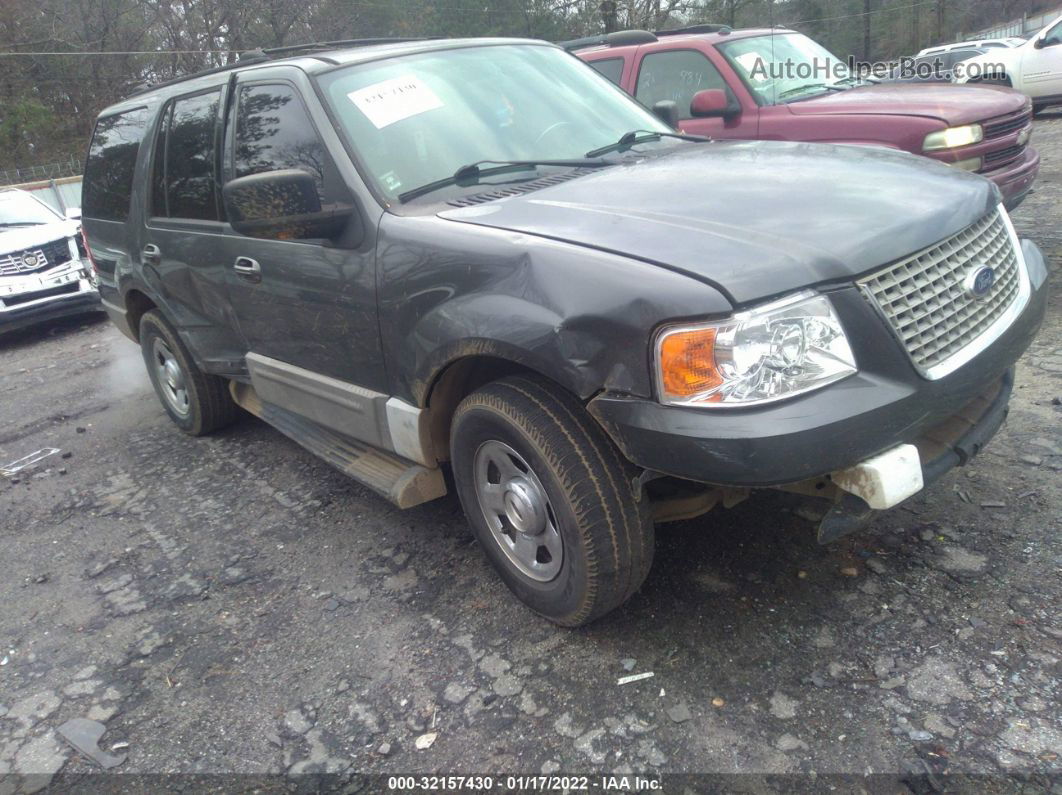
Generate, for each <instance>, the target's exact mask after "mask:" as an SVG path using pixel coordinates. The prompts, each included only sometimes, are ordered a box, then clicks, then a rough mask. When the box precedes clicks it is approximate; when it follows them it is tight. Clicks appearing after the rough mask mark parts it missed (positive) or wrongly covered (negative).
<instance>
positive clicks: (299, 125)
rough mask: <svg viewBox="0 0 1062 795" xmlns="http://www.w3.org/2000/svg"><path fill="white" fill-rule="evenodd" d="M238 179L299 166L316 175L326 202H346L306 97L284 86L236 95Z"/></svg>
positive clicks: (250, 88) (245, 88) (248, 89)
mask: <svg viewBox="0 0 1062 795" xmlns="http://www.w3.org/2000/svg"><path fill="white" fill-rule="evenodd" d="M234 146H235V148H234V150H233V160H232V169H233V176H234V177H237V178H238V177H246V176H248V175H250V174H259V173H261V172H263V171H280V170H282V169H288V168H297V169H301V170H302V171H306V172H308V173H310V174H312V175H313V177H314V180H315V181H316V182H317V193H318V195H319V197H320V199H321V204H323V205H324V204H332V203H335V202H337V201H344V200H345V199H346V195H347V194H346V189H345V188H344V187H343V186H342V183H341V181H340V178H339V175H338V174H337V173H336V170H335V165H334V163H333V162H332V159H331V158H330V157H329V155H328V153H327V151H325V147H324V144H323V143H322V142H321V139H320V138H319V137H318V135H317V131H316V130H315V129H314V126H313V124H312V123H311V122H310V116H309V114H308V113H307V111H306V107H305V105H303V103H302V99H301V98H300V97H299V95H298V93H296V91H295V89H294V88H293V87H292V86H290V85H286V84H283V83H278V84H269V85H250V86H241V87H240V88H239V89H238V91H237V94H236V130H235V136H234Z"/></svg>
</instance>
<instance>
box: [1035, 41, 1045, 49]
mask: <svg viewBox="0 0 1062 795" xmlns="http://www.w3.org/2000/svg"><path fill="white" fill-rule="evenodd" d="M1043 48H1044V40H1043V39H1037V40H1036V41H1034V42H1033V49H1036V50H1042V49H1043Z"/></svg>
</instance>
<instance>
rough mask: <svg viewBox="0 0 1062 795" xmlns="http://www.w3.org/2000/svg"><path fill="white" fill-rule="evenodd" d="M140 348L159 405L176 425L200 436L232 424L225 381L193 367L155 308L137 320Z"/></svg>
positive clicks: (232, 410)
mask: <svg viewBox="0 0 1062 795" xmlns="http://www.w3.org/2000/svg"><path fill="white" fill-rule="evenodd" d="M140 349H141V351H142V353H143V354H144V364H146V365H147V369H148V375H149V376H150V377H151V384H152V386H154V387H155V394H157V395H158V396H159V400H160V401H161V402H162V407H163V408H164V409H166V413H167V414H169V415H170V419H171V420H173V421H174V423H175V424H176V425H177V427H178V428H180V429H181V430H182V431H184V432H185V433H187V434H189V435H190V436H203V435H205V434H208V433H211V432H212V431H216V430H218V429H219V428H223V427H225V426H226V425H229V424H231V423H232V421H233V420H234V419H235V417H236V404H235V403H234V402H233V400H232V396H231V395H230V394H229V389H228V382H226V381H225V379H223V378H219V377H218V376H216V375H208V374H207V373H204V372H203V371H202V370H200V369H199V368H198V367H196V365H195V362H194V361H193V360H192V356H191V354H189V352H188V349H187V348H185V347H184V343H182V342H181V339H180V337H178V336H177V332H176V331H175V330H174V329H173V327H172V326H171V325H170V324H169V323H168V322H166V319H165V318H163V317H162V315H161V314H159V312H158V311H157V310H154V309H153V310H151V311H150V312H145V313H144V316H143V317H142V318H141V319H140Z"/></svg>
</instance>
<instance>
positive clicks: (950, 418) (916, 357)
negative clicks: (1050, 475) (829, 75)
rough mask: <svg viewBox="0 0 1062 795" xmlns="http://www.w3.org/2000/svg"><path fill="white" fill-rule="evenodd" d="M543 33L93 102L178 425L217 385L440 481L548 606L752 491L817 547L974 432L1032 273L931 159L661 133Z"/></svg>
mask: <svg viewBox="0 0 1062 795" xmlns="http://www.w3.org/2000/svg"><path fill="white" fill-rule="evenodd" d="M673 117H674V108H673V107H667V103H662V104H661V106H659V107H656V108H654V109H653V111H650V110H648V109H646V108H644V107H643V106H641V105H639V104H638V103H636V102H635V101H634V100H633V99H631V98H630V97H629V96H627V95H626V94H625V93H623V92H622V91H621V90H620V89H619V88H617V87H616V86H614V85H613V84H612V83H610V82H609V81H608V80H606V79H605V78H603V77H601V76H600V75H598V74H597V73H596V72H595V71H594V70H593V69H591V68H590V67H588V66H586V65H585V64H583V63H581V62H580V61H579V60H577V59H576V58H575V57H574V56H572V55H570V54H568V53H566V52H565V51H564V50H562V49H560V48H558V47H555V46H552V45H549V44H545V43H542V42H532V41H521V40H494V39H477V40H463V41H439V40H435V41H392V42H379V41H375V42H342V43H330V44H323V45H308V46H306V47H302V48H289V49H287V50H285V51H279V52H278V51H273V52H256V53H254V54H252V55H250V56H248V57H245V58H243V59H241V60H240V61H239V62H238V63H237V64H235V65H233V66H229V67H225V68H224V69H221V70H216V71H213V72H209V73H204V74H200V75H195V76H192V77H189V78H187V79H183V80H180V81H176V82H173V83H170V84H165V85H159V86H155V87H152V88H149V89H146V90H144V91H142V92H141V93H139V94H136V95H134V96H132V97H130V98H128V99H127V100H125V101H124V102H121V103H119V104H117V105H115V106H113V107H111V108H108V109H107V110H106V111H104V112H103V114H102V115H101V116H100V118H99V121H98V123H97V125H96V130H95V133H94V135H93V138H92V142H91V145H90V150H89V155H88V161H87V165H86V170H85V184H84V201H83V204H84V207H83V211H84V224H85V229H86V233H87V238H88V244H89V249H90V252H91V255H92V258H93V260H94V263H95V266H96V268H97V270H98V272H99V278H100V289H101V294H102V297H103V301H104V305H105V307H106V309H107V311H108V313H109V314H110V316H111V318H112V319H113V320H114V322H115V323H116V324H117V325H118V326H119V328H121V329H122V331H123V332H124V333H125V334H126V335H128V336H129V337H130V338H132V339H133V340H134V341H136V342H138V343H139V345H140V346H141V348H142V350H143V355H144V361H145V363H146V365H147V369H148V372H149V373H150V375H151V378H152V381H153V382H154V386H155V389H156V391H157V392H158V395H159V398H160V400H161V402H162V405H163V407H164V408H165V410H166V411H167V412H168V414H169V415H170V417H171V418H172V419H173V421H174V422H175V423H176V424H177V425H178V426H179V427H180V428H181V429H183V430H184V431H186V432H188V433H190V434H193V435H199V434H205V433H209V432H210V431H213V430H216V429H218V428H220V427H222V426H224V425H226V424H227V423H229V422H231V421H232V419H233V418H234V416H235V414H236V408H237V406H239V407H242V408H243V409H245V410H246V411H249V412H250V413H252V414H255V415H257V416H259V417H261V418H262V419H264V420H265V421H266V422H268V423H270V424H271V425H273V426H274V427H276V428H277V429H278V430H280V431H281V432H282V433H284V434H286V435H288V436H290V437H291V438H293V439H295V440H297V441H298V442H300V443H301V444H303V445H304V446H306V447H307V448H309V449H310V450H312V451H313V452H314V453H316V454H318V455H320V456H321V457H323V458H324V459H326V460H327V461H329V462H330V463H332V464H334V465H335V466H336V467H338V468H339V469H341V470H342V471H343V472H345V473H347V474H348V475H350V476H351V477H353V478H355V479H357V480H359V481H361V482H362V483H365V484H367V485H369V486H371V487H372V488H374V489H375V490H376V491H378V492H379V493H380V494H382V495H383V496H385V497H387V498H388V499H390V500H392V501H393V502H394V503H396V504H397V505H399V506H402V507H407V506H411V505H416V504H419V503H422V502H425V501H428V500H432V499H434V498H437V497H440V496H442V495H443V494H445V493H446V491H447V489H448V488H449V487H450V483H451V481H450V480H449V479H448V478H446V477H444V474H443V473H444V465H445V466H446V467H447V468H449V469H450V470H452V487H453V488H454V489H455V490H456V491H457V494H458V496H459V497H460V500H461V504H462V505H463V507H464V509H465V512H466V514H467V517H468V520H469V523H470V524H471V526H472V529H473V530H474V532H475V533H476V535H477V537H478V538H479V541H480V542H481V544H482V546H483V549H484V550H485V552H486V554H487V556H488V557H489V558H490V560H491V562H492V563H493V564H494V566H495V567H496V568H497V570H498V572H499V574H500V575H501V577H502V579H503V580H504V581H505V583H506V584H507V585H508V586H509V588H510V589H511V590H512V591H513V592H514V593H515V594H516V595H517V596H518V597H519V598H520V599H521V600H523V601H524V602H525V603H526V604H527V605H528V606H529V607H531V608H532V609H533V610H535V611H537V612H538V613H540V614H542V615H544V616H546V617H547V618H549V619H550V620H552V621H555V622H557V623H559V624H563V625H568V626H575V625H579V624H583V623H585V622H588V621H591V620H593V619H595V618H597V617H599V616H601V615H603V614H605V613H606V612H608V611H610V610H612V609H613V608H615V607H617V606H618V605H620V604H622V603H623V602H624V601H625V600H626V599H627V598H628V597H629V596H630V595H631V594H632V593H633V592H634V591H636V590H637V589H638V587H639V586H640V585H641V583H642V581H643V580H644V578H645V576H646V574H647V572H648V570H649V567H650V565H651V562H652V558H653V538H654V535H653V534H654V522H658V521H666V520H669V519H678V518H686V517H691V516H695V515H697V514H700V513H703V512H705V511H707V510H708V509H710V508H712V507H713V506H714V505H716V504H719V503H721V504H725V505H731V504H733V503H735V502H737V501H739V500H741V499H743V498H744V497H746V496H747V495H748V494H749V492H750V490H751V489H754V488H761V487H777V488H781V489H786V490H789V491H794V492H797V493H800V494H805V495H812V496H817V497H821V498H822V499H823V500H824V501H825V502H824V506H825V507H827V508H828V511H827V513H826V516H825V518H824V519H823V521H822V523H821V525H820V526H819V528H818V535H819V539H820V540H821V541H824V542H825V541H829V540H831V539H833V538H836V537H838V536H839V535H841V534H844V533H847V532H851V531H853V530H856V529H858V528H859V527H861V526H862V525H863V524H864V523H865V522H866V521H867V520H868V519H870V518H871V517H872V516H873V515H874V512H875V511H879V510H884V509H887V508H890V507H892V506H894V505H896V504H898V503H899V502H901V501H902V500H904V499H906V498H908V497H910V496H911V495H912V494H914V493H916V492H918V491H919V490H920V489H922V488H924V487H925V486H926V485H927V484H929V483H930V482H932V481H933V480H935V479H936V478H938V477H940V476H941V475H942V474H943V473H944V472H946V471H947V470H948V469H950V468H952V467H954V466H956V465H958V464H962V463H965V462H966V461H967V460H968V459H969V458H970V457H971V456H972V455H974V454H976V453H977V451H978V450H979V449H980V447H981V446H982V445H983V444H985V443H986V442H987V441H988V440H989V439H990V438H991V436H992V435H993V434H994V433H995V431H996V430H997V429H998V427H999V425H1000V424H1001V423H1002V421H1003V419H1004V417H1005V415H1006V412H1007V403H1008V399H1009V397H1010V392H1011V385H1012V383H1013V369H1012V368H1013V366H1014V363H1015V361H1016V360H1017V359H1018V357H1019V356H1020V355H1021V354H1022V352H1023V351H1024V350H1025V348H1026V347H1027V346H1028V345H1029V342H1030V341H1031V340H1032V338H1033V335H1034V334H1035V333H1036V330H1037V328H1038V326H1039V324H1040V322H1041V319H1042V317H1043V314H1044V307H1045V301H1046V295H1045V293H1046V290H1045V281H1046V276H1047V272H1046V269H1045V266H1044V261H1043V258H1042V256H1041V254H1040V252H1039V250H1038V249H1037V248H1036V246H1035V245H1034V244H1032V243H1031V242H1029V241H1023V240H1019V239H1018V237H1017V235H1016V234H1015V232H1014V228H1013V226H1012V225H1011V222H1010V219H1009V217H1008V215H1007V212H1006V210H1005V209H1004V208H1003V207H1002V205H1001V204H1000V196H999V193H998V190H997V189H996V187H995V186H994V185H993V184H992V183H991V182H989V181H988V180H986V179H984V178H983V177H980V176H977V175H974V174H968V173H963V172H959V171H957V170H955V169H952V168H949V167H948V166H945V165H942V164H939V163H935V162H932V161H930V160H927V159H925V158H919V157H914V156H910V155H906V154H902V153H894V152H888V151H883V150H875V149H868V148H856V147H831V146H823V145H814V144H806V143H779V142H775V143H771V142H754V141H723V142H715V141H709V140H707V139H704V138H700V137H697V136H688V135H682V134H680V133H676V132H675V130H674V129H673V127H671V126H669V125H668V124H667V123H666V121H665V119H669V118H673Z"/></svg>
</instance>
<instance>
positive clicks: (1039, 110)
mask: <svg viewBox="0 0 1062 795" xmlns="http://www.w3.org/2000/svg"><path fill="white" fill-rule="evenodd" d="M1045 110H1047V105H1033V109H1032V114H1033V116H1039V115H1040V114H1041V113H1043V112H1044V111H1045Z"/></svg>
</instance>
